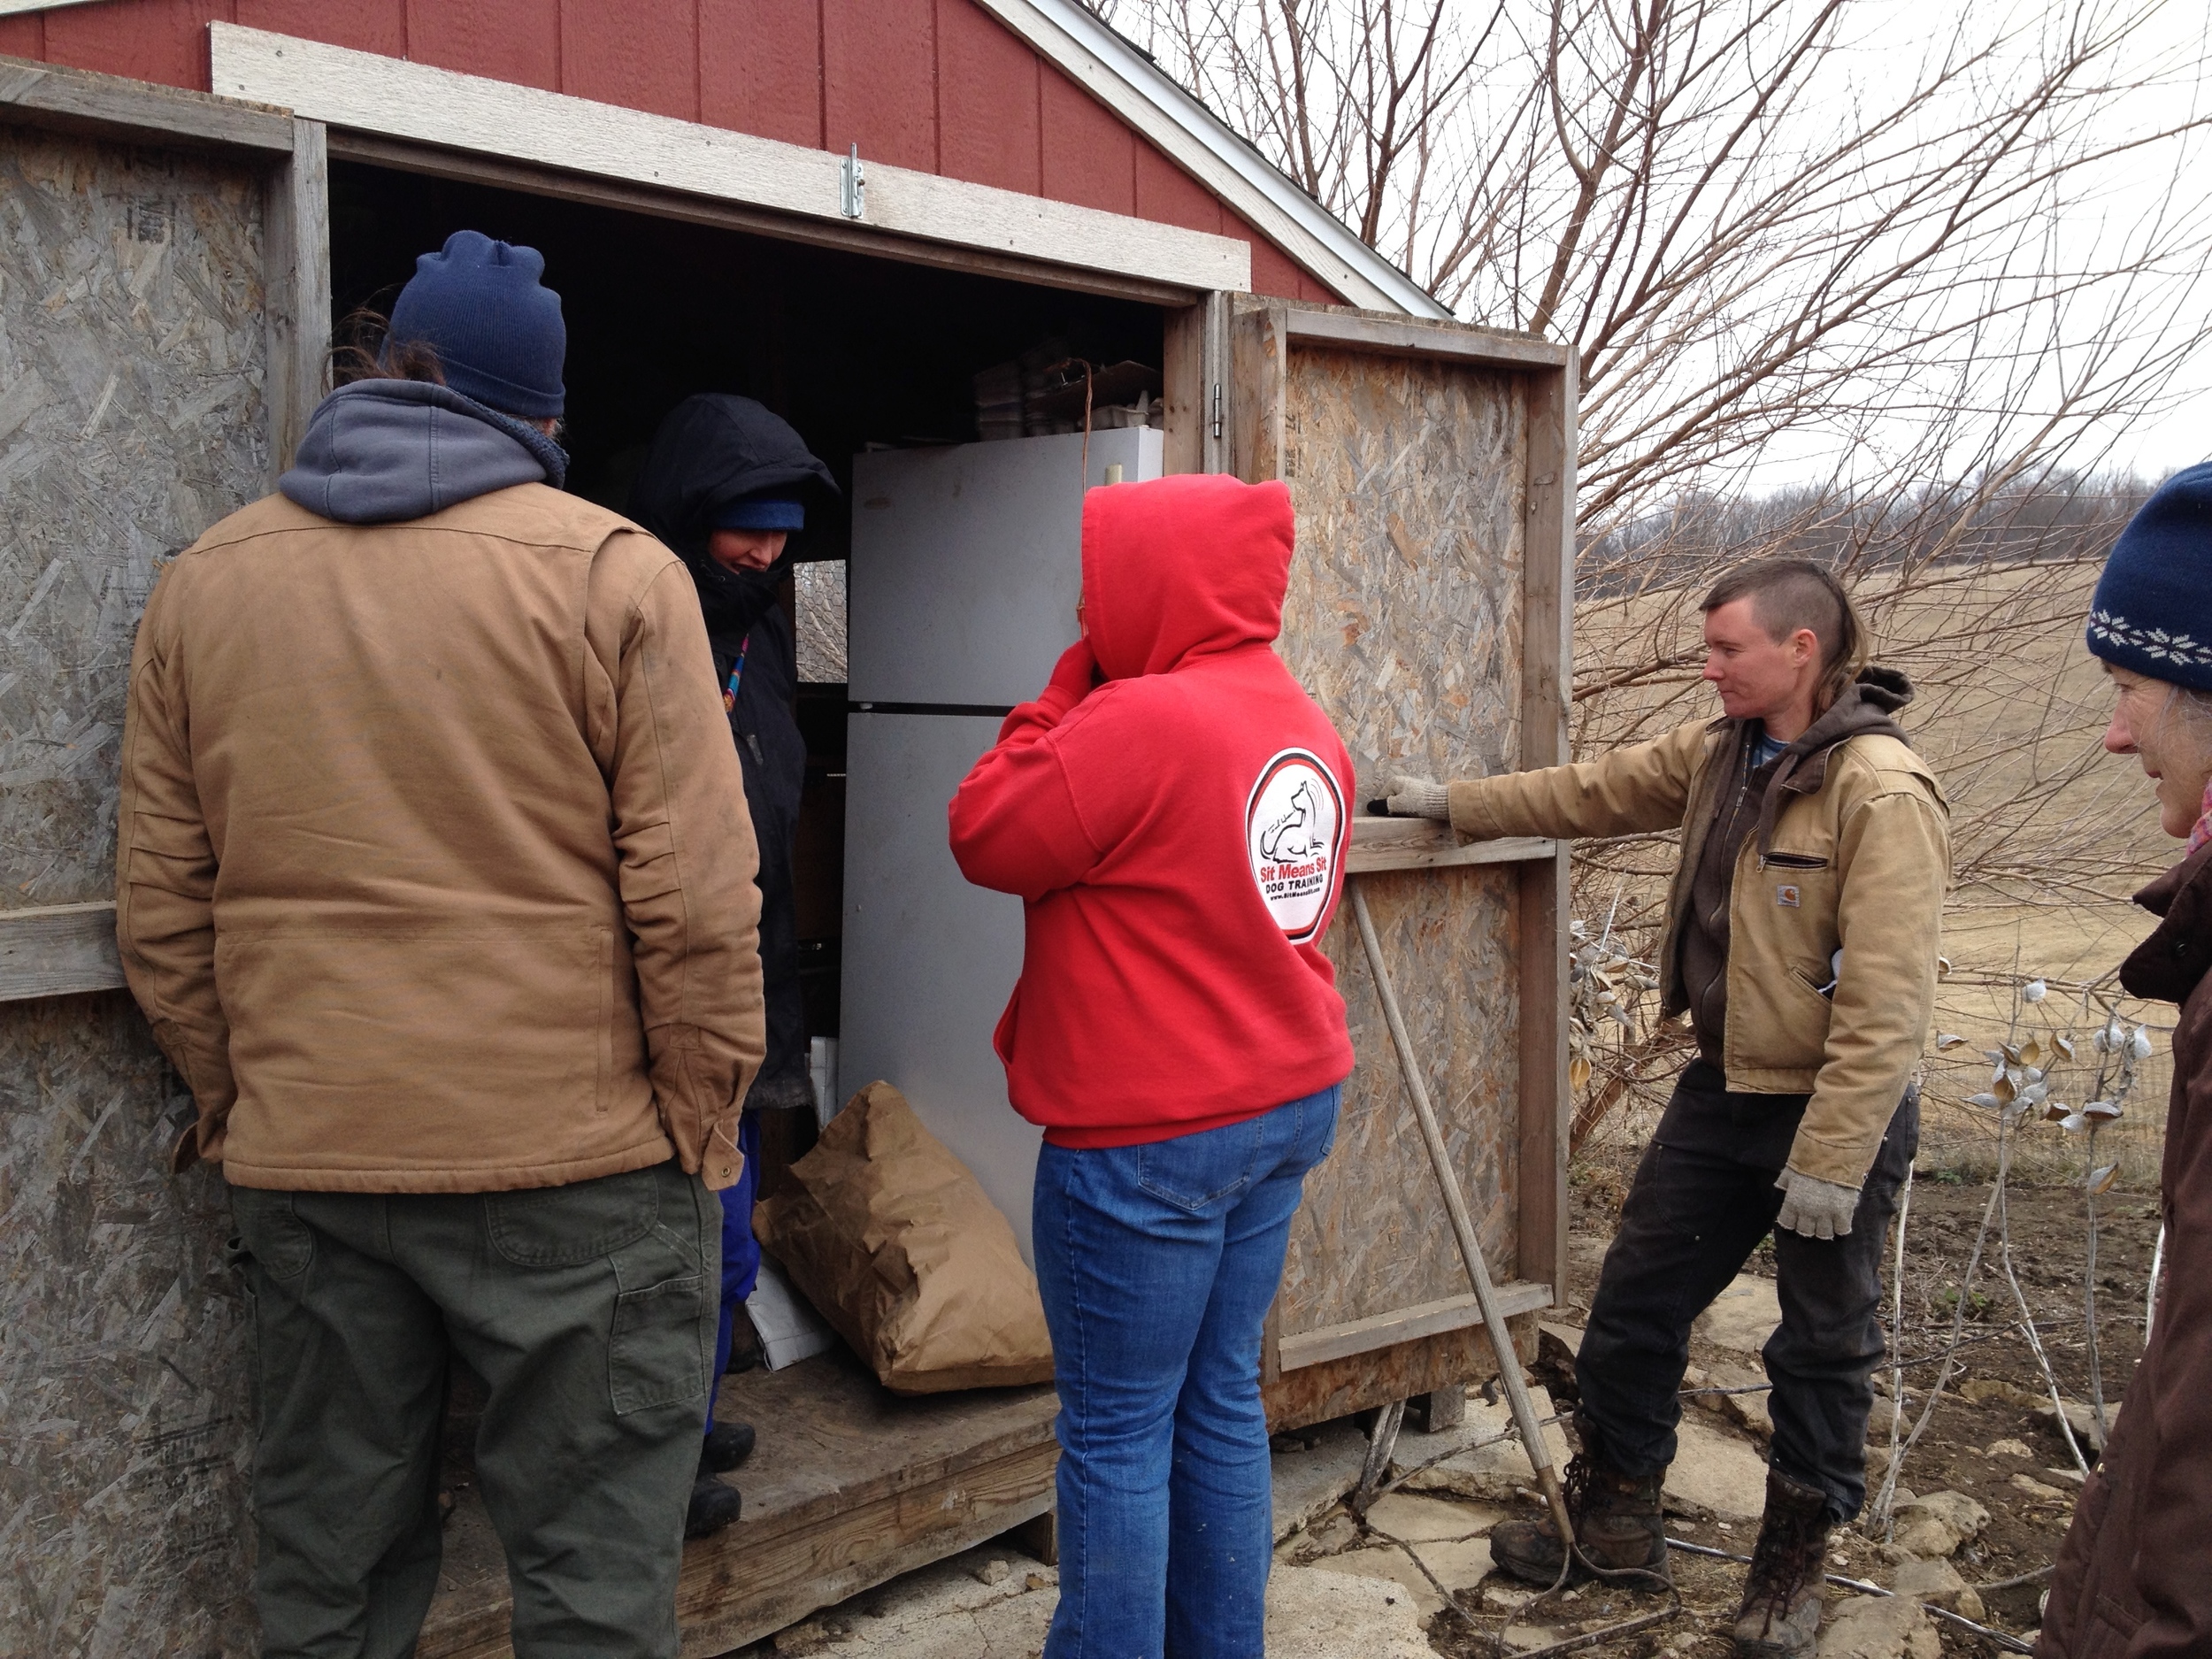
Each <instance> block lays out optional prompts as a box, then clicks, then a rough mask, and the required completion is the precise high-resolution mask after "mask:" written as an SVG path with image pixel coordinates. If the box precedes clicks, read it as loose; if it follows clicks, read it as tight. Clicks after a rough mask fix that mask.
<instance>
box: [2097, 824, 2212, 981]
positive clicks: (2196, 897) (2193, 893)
mask: <svg viewBox="0 0 2212 1659" xmlns="http://www.w3.org/2000/svg"><path fill="white" fill-rule="evenodd" d="M2208 869H2212V845H2207V846H2203V847H2200V848H2198V849H2197V850H2196V851H2195V852H2193V853H2191V854H2190V855H2189V856H2187V857H2186V858H2185V859H2183V860H2182V861H2181V862H2180V863H2179V864H2176V865H2175V866H2174V867H2173V868H2172V869H2171V870H2169V871H2168V872H2166V873H2165V874H2164V875H2162V876H2161V877H2159V878H2158V879H2157V880H2155V881H2154V882H2152V883H2151V884H2150V886H2148V887H2145V888H2144V889H2143V890H2142V891H2141V892H2140V893H2139V894H2137V895H2135V902H2137V903H2138V904H2139V905H2141V906H2142V907H2143V908H2144V909H2145V910H2148V911H2149V912H2150V913H2151V914H2152V915H2153V916H2156V917H2160V918H2162V920H2161V921H2160V922H2159V925H2158V926H2157V927H2156V928H2155V929H2154V930H2153V932H2152V933H2151V936H2150V937H2149V938H2148V939H2146V940H2145V941H2143V942H2142V943H2141V944H2139V945H2138V946H2137V947H2136V948H2135V949H2134V950H2133V951H2132V952H2131V953H2130V954H2129V956H2128V959H2127V960H2126V961H2125V962H2124V963H2122V964H2120V983H2121V984H2122V985H2124V986H2125V987H2127V990H2128V994H2129V995H2131V996H2141V997H2148V998H2152V999H2154V1000H2155V1001H2158V1002H2175V1003H2180V1002H2187V1001H2188V1000H2189V994H2190V993H2191V992H2192V991H2193V990H2195V989H2196V988H2197V982H2198V981H2199V980H2200V979H2203V978H2204V972H2205V970H2206V969H2207V968H2208V967H2212V878H2208V877H2207V875H2206V874H2205V872H2206V871H2207V870H2208Z"/></svg>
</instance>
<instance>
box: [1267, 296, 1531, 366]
mask: <svg viewBox="0 0 2212 1659" xmlns="http://www.w3.org/2000/svg"><path fill="white" fill-rule="evenodd" d="M1288 325H1289V334H1290V341H1291V343H1292V344H1293V345H1295V346H1326V347H1330V348H1333V349H1336V350H1340V351H1372V352H1379V353H1380V354H1382V355H1383V356H1386V357H1437V358H1441V359H1443V360H1444V361H1447V362H1451V363H1463V364H1466V365H1469V366H1470V367H1471V368H1488V369H1516V370H1525V369H1549V370H1557V369H1558V368H1560V367H1561V366H1563V365H1564V364H1565V363H1566V362H1567V361H1568V357H1569V354H1570V348H1568V347H1567V346H1564V345H1562V344H1559V343H1557V342H1553V341H1549V340H1546V339H1543V338H1542V337H1541V336H1540V335H1537V334H1513V333H1509V332H1508V331H1507V330H1505V329H1502V328H1471V327H1469V326H1466V325H1465V324H1463V323H1441V322H1430V321H1427V320H1425V319H1420V318H1414V317H1378V316H1375V315H1373V314H1372V313H1371V312H1365V311H1337V310H1329V311H1325V310H1321V309H1319V308H1317V307H1309V306H1297V307H1294V308H1293V309H1292V310H1291V311H1290V312H1289V314H1288Z"/></svg>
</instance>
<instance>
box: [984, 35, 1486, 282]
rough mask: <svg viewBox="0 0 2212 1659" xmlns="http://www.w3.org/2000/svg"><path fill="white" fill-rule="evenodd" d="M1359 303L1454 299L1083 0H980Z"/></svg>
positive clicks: (1290, 252)
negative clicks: (1384, 250)
mask: <svg viewBox="0 0 2212 1659" xmlns="http://www.w3.org/2000/svg"><path fill="white" fill-rule="evenodd" d="M978 4H980V5H981V6H982V7H983V9H984V10H985V11H987V12H990V13H991V15H992V16H994V17H995V18H996V19H998V20H999V21H1000V22H1002V23H1003V24H1004V25H1005V26H1006V27H1008V28H1010V29H1011V30H1013V32H1014V33H1015V34H1017V35H1019V36H1021V38H1022V39H1023V40H1025V41H1026V42H1029V44H1030V45H1031V46H1032V47H1033V48H1034V49H1035V50H1037V51H1038V52H1040V53H1041V54H1042V55H1043V56H1044V57H1045V58H1048V59H1049V60H1050V61H1051V62H1052V63H1054V64H1055V65H1057V66H1058V67H1059V68H1060V69H1061V70H1062V71H1063V72H1064V73H1066V74H1067V75H1068V76H1069V77H1070V78H1071V79H1072V80H1073V81H1075V82H1076V83H1077V84H1078V85H1079V86H1080V87H1082V88H1084V89H1085V90H1086V91H1087V92H1088V93H1090V95H1091V96H1093V97H1094V98H1096V99H1097V100H1098V101H1099V102H1100V103H1101V104H1104V105H1105V106H1106V107H1107V108H1108V109H1110V110H1111V111H1114V113H1115V114H1117V115H1118V116H1119V117H1120V118H1121V119H1123V120H1124V121H1126V122H1127V123H1128V124H1129V125H1130V126H1131V127H1134V128H1135V129H1136V130H1137V131H1138V132H1140V133H1141V134H1143V135H1144V136H1145V137H1147V138H1148V139H1150V140H1151V141H1152V142H1153V143H1155V144H1156V145H1157V146H1158V147H1159V148H1160V149H1161V150H1164V152H1166V154H1167V155H1168V156H1169V157H1171V158H1172V159H1173V160H1174V161H1175V162H1176V163H1177V164H1178V165H1180V166H1181V167H1183V168H1184V170H1185V171H1187V173H1190V174H1191V175H1192V176H1193V177H1194V178H1195V179H1196V180H1198V181H1199V182H1200V183H1201V184H1202V185H1204V186H1205V187H1206V188H1208V189H1210V190H1211V191H1212V192H1213V193H1214V194H1215V195H1216V196H1219V197H1220V198H1221V199H1222V200H1223V201H1225V202H1226V203H1227V204H1229V205H1230V206H1232V207H1233V208H1234V209H1236V211H1238V212H1240V213H1241V214H1242V215H1243V216H1244V217H1245V218H1246V219H1248V220H1250V221H1251V223H1252V225H1253V227H1254V228H1256V229H1257V230H1258V231H1260V232H1261V233H1262V234H1264V235H1265V236H1266V237H1267V238H1268V240H1269V241H1271V242H1274V243H1275V244H1276V245H1277V246H1278V247H1279V248H1281V249H1282V250H1283V251H1284V252H1285V253H1286V254H1288V255H1289V256H1290V257H1291V258H1292V259H1293V260H1294V261H1295V262H1296V263H1297V264H1299V265H1302V266H1303V267H1304V268H1305V269H1306V270H1307V271H1308V272H1309V273H1311V274H1312V276H1313V277H1314V278H1315V279H1316V280H1318V281H1320V282H1321V283H1323V284H1324V285H1325V286H1326V287H1328V288H1333V289H1335V290H1336V292H1337V293H1338V294H1340V295H1341V296H1343V297H1344V298H1345V299H1346V300H1347V301H1348V302H1349V303H1352V304H1354V305H1361V306H1365V307H1366V308H1368V309H1369V310H1371V311H1403V312H1405V313H1407V314H1408V315H1410V316H1414V317H1432V318H1438V319H1450V318H1451V316H1452V313H1451V311H1450V309H1449V308H1448V307H1447V306H1445V305H1443V304H1441V303H1439V302H1438V301H1437V300H1436V299H1434V298H1433V297H1432V296H1430V295H1429V294H1428V293H1426V292H1425V290H1424V289H1423V288H1422V287H1421V285H1420V284H1419V283H1417V282H1416V281H1415V280H1413V279H1412V278H1411V277H1409V276H1408V275H1407V274H1406V273H1404V272H1402V271H1401V270H1399V269H1398V268H1397V266H1395V265H1392V264H1391V263H1390V261H1389V260H1387V259H1386V258H1384V257H1382V256H1381V255H1380V254H1379V253H1377V252H1376V251H1375V250H1373V249H1372V248H1370V247H1369V246H1368V245H1367V244H1366V243H1365V242H1362V241H1361V240H1360V239H1359V238H1358V237H1357V236H1356V235H1354V234H1352V233H1351V231H1349V230H1348V229H1347V228H1346V227H1344V225H1343V224H1342V223H1340V221H1339V220H1338V219H1336V218H1335V216H1334V215H1333V214H1331V213H1330V212H1329V211H1327V210H1326V209H1325V208H1324V207H1323V206H1322V205H1321V204H1319V203H1318V202H1317V201H1315V200H1314V199H1313V198H1312V197H1311V196H1308V195H1307V194H1306V193H1305V192H1304V191H1303V190H1302V189H1300V188H1298V187H1297V186H1296V185H1295V184H1294V183H1292V182H1291V181H1290V180H1289V179H1287V178H1286V177H1285V176H1284V175H1283V174H1282V173H1280V172H1279V171H1278V170H1277V169H1275V168H1274V167H1272V166H1271V165H1268V163H1267V162H1266V161H1264V160H1263V159H1262V158H1261V157H1260V156H1259V154H1258V153H1257V152H1256V151H1255V150H1253V149H1252V148H1251V147H1250V146H1249V145H1248V144H1246V143H1245V142H1244V141H1243V140H1241V139H1240V138H1239V137H1237V135H1236V134H1234V133H1233V132H1231V131H1230V130H1229V129H1228V128H1227V127H1225V126H1223V125H1222V123H1221V120H1220V119H1219V118H1218V117H1217V116H1216V115H1215V114H1214V113H1213V111H1210V110H1209V109H1207V108H1206V106H1205V105H1204V104H1201V103H1200V102H1199V101H1198V100H1197V99H1196V98H1194V97H1193V96H1191V95H1190V94H1189V93H1188V92H1187V91H1185V90H1184V89H1183V88H1181V87H1180V86H1179V85H1177V84H1176V82H1175V81H1174V80H1173V79H1172V78H1171V77H1170V76H1169V75H1168V74H1167V73H1164V71H1163V70H1162V69H1161V68H1160V66H1159V65H1157V64H1156V63H1154V62H1153V61H1152V60H1151V59H1150V58H1147V57H1146V56H1145V55H1144V54H1143V53H1142V52H1141V51H1139V50H1137V49H1136V48H1135V47H1134V46H1133V45H1131V44H1130V43H1129V42H1127V41H1125V40H1124V39H1123V38H1122V37H1121V36H1120V35H1117V34H1115V33H1114V31H1113V30H1112V29H1110V28H1109V27H1106V25H1104V24H1103V23H1102V22H1100V21H1099V20H1098V19H1096V18H1095V17H1094V16H1092V15H1091V13H1090V12H1087V11H1085V10H1084V9H1083V8H1082V7H1081V6H1080V5H1078V4H1075V0H978Z"/></svg>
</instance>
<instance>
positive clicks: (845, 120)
mask: <svg viewBox="0 0 2212 1659" xmlns="http://www.w3.org/2000/svg"><path fill="white" fill-rule="evenodd" d="M216 20H220V21H224V22H233V23H242V24H245V25H248V26H249V27H254V28H264V29H270V30H273V31H275V32H277V33H279V34H285V35H301V36H303V37H305V38H308V39H311V40H319V41H326V42H330V43H331V44H333V45H337V46H349V47H353V48H356V49H357V50H364V51H372V52H379V53H382V54H384V55H386V56H388V57H395V58H412V59H414V60H415V61H417V62H419V63H426V64H435V65H438V66H440V67H441V68H445V69H455V70H459V71H462V72H464V73H468V74H475V75H486V76H489V77H491V78H492V79H494V80H498V81H510V82H512V83H514V84H516V85H518V86H528V87H541V88H546V89H548V90H550V91H558V92H566V93H571V94H573V95H574V96H579V97H585V98H595V99H598V100H599V101H601V102H603V103H607V104H621V105H624V106H626V107H627V108H630V109H637V110H647V111H652V112H653V113H654V114H657V115H672V116H675V117H677V118H678V119H682V120H695V121H705V122H708V123H710V124H711V125H713V126H717V127H725V128H727V129H728V130H730V131H733V132H741V133H754V134H759V135H760V136H762V137H764V138H775V139H780V140H782V141H783V142H787V143H795V144H806V145H810V146H814V147H818V148H820V149H825V150H833V151H836V152H842V151H843V150H845V149H846V147H847V146H848V145H849V144H852V143H854V142H858V144H859V145H860V153H861V156H862V157H863V158H864V159H865V160H870V161H879V162H882V163H885V164H887V165H892V166H898V167H911V168H915V169H917V170H918V171H922V172H928V173H942V174H944V175H946V176H947V177H949V178H956V179H964V180H970V181H972V182H974V183H977V184H987V185H995V186H996V187H998V188H1002V189H1009V190H1019V191H1023V192H1025V193H1028V194H1033V195H1038V196H1047V197H1049V198H1051V199H1053V200H1055V201H1062V202H1072V203H1076V204H1079V205H1081V206H1084V207H1096V208H1103V209H1105V210H1107V211H1110V212H1115V213H1129V214H1133V215H1135V216H1137V217H1139V218H1141V219H1152V220H1154V221H1155V222H1156V223H1160V224H1168V225H1179V226H1183V227H1186V228H1188V229H1193V230H1204V231H1212V232H1215V233H1217V234H1221V235H1225V236H1235V237H1240V238H1242V239H1243V240H1245V241H1247V242H1249V243H1250V244H1251V247H1252V288H1253V290H1254V291H1255V292H1256V293H1261V294H1272V295H1279V296H1284V297H1286V298H1290V299H1315V300H1333V299H1334V298H1335V297H1336V296H1334V295H1333V294H1331V293H1330V292H1329V291H1328V290H1327V289H1326V288H1324V287H1322V285H1321V284H1320V283H1319V282H1317V281H1316V280H1314V279H1313V278H1311V277H1310V276H1308V275H1307V274H1306V273H1304V272H1303V271H1302V270H1301V269H1300V268H1299V266H1298V265H1296V264H1295V263H1294V262H1293V261H1292V260H1291V259H1290V258H1288V257H1286V255H1284V254H1283V252H1282V251H1281V250H1279V249H1278V248H1276V247H1275V246H1274V245H1273V244H1272V243H1271V242H1269V241H1268V240H1267V239H1266V238H1265V237H1264V236H1262V235H1261V234H1259V233H1258V232H1257V231H1256V230H1254V229H1253V228H1252V227H1251V226H1250V225H1249V224H1248V223H1247V222H1246V221H1245V220H1244V219H1243V218H1242V217H1241V216H1240V215H1239V214H1237V213H1236V212H1235V211H1233V210H1232V209H1230V208H1229V207H1228V206H1226V205H1225V204H1223V203H1222V202H1221V201H1220V200H1219V199H1218V198H1217V197H1216V196H1214V195H1213V194H1212V193H1211V192H1210V191H1209V190H1208V189H1206V188H1205V187H1204V186H1202V185H1201V184H1199V183H1198V182H1197V181H1196V180H1194V179H1192V178H1191V177H1190V175H1189V174H1187V173H1184V172H1183V171H1182V169H1181V168H1179V167H1178V166H1177V165H1175V164H1174V163H1173V162H1172V161H1171V160H1169V159H1168V158H1167V157H1166V156H1165V155H1164V154H1162V153H1161V152H1160V151H1159V150H1156V149H1155V148H1153V146H1152V145H1151V144H1150V143H1149V142H1146V141H1145V140H1144V139H1143V138H1141V136H1140V135H1139V134H1137V133H1136V131H1135V130H1134V129H1133V128H1132V127H1127V126H1125V124H1124V123H1123V122H1122V120H1121V119H1120V118H1119V117H1118V116H1116V115H1115V114H1113V113H1112V111H1109V110H1108V109H1107V108H1106V107H1105V106H1104V105H1103V104H1099V103H1098V102H1096V101H1095V100H1094V99H1093V98H1092V97H1091V96H1089V95H1088V94H1087V93H1086V92H1085V91H1084V90H1083V89H1082V88H1080V87H1079V86H1078V85H1077V84H1076V83H1075V82H1074V81H1071V79H1069V78H1068V77H1067V76H1066V75H1065V74H1063V73H1061V72H1060V71H1059V70H1058V69H1057V68H1056V67H1055V66H1054V65H1050V64H1048V63H1046V62H1045V61H1044V60H1043V59H1042V58H1039V57H1038V56H1037V54H1036V53H1034V52H1033V51H1032V50H1030V49H1029V47H1028V46H1027V45H1025V43H1024V42H1022V41H1021V40H1020V39H1019V38H1018V36H1016V35H1014V34H1013V33H1012V32H1010V30H1008V29H1007V28H1005V27H1003V26H1002V24H1000V23H999V22H998V20H997V19H995V18H993V17H992V16H991V15H990V14H989V13H988V12H985V11H983V10H982V9H981V7H979V6H978V5H976V4H974V0H108V3H107V4H100V5H89V6H81V7H75V6H73V7H69V8H66V9H64V10H61V11H57V12H44V13H39V14H35V15H32V16H28V17H16V18H8V19H0V52H5V53H8V54H10V55H12V56H16V57H24V58H41V59H43V60H45V61H48V62H51V63H58V64H69V65H74V66H75V67H78V68H81V69H96V70H101V71H104V73H109V74H116V75H128V76H131V77H134V79H137V80H141V81H159V82H163V83H165V84H166V85H169V86H176V87H190V88H196V89H197V90H200V91H205V90H206V89H207V86H208V64H207V26H208V24H209V23H210V22H211V21H216Z"/></svg>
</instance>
